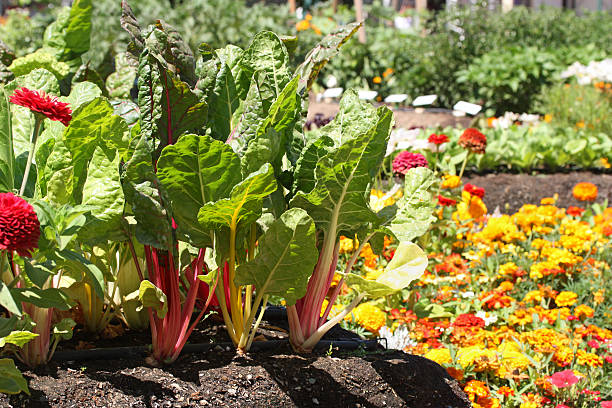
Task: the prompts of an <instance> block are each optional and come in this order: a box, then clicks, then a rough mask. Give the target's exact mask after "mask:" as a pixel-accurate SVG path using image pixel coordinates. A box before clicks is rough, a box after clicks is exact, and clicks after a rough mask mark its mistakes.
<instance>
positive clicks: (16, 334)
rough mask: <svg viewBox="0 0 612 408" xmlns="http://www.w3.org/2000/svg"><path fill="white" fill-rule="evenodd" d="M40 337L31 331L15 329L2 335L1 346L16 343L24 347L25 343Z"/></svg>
mask: <svg viewBox="0 0 612 408" xmlns="http://www.w3.org/2000/svg"><path fill="white" fill-rule="evenodd" d="M36 337H38V334H36V333H32V332H29V331H22V330H15V331H12V332H10V333H9V334H8V335H6V336H5V337H0V347H4V346H5V345H7V344H14V345H16V346H17V347H23V345H24V344H26V343H27V342H29V341H30V340H32V339H35V338H36Z"/></svg>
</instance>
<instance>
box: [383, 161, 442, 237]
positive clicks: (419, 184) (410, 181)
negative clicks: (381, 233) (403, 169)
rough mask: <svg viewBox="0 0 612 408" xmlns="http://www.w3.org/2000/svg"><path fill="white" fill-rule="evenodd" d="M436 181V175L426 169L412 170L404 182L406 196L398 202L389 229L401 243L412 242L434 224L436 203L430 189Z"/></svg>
mask: <svg viewBox="0 0 612 408" xmlns="http://www.w3.org/2000/svg"><path fill="white" fill-rule="evenodd" d="M435 181H436V179H435V176H434V173H433V172H432V171H431V170H429V169H427V168H425V167H417V168H414V169H410V170H409V171H408V173H407V174H406V178H405V182H404V195H403V197H402V198H401V199H400V200H398V202H397V203H396V205H397V212H396V213H395V216H394V217H393V218H392V219H391V221H390V222H389V223H388V228H389V229H390V230H391V231H392V232H393V234H394V235H395V236H396V237H397V238H398V239H399V240H400V241H410V240H413V239H414V238H417V237H420V236H421V235H423V234H424V233H426V232H427V230H428V229H429V226H430V225H431V223H432V222H434V221H435V220H436V218H435V217H434V216H433V211H434V208H435V203H434V201H433V199H432V196H431V193H429V191H428V189H429V188H430V187H431V185H432V184H433V183H434V182H435Z"/></svg>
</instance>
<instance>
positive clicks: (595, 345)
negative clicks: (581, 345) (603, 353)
mask: <svg viewBox="0 0 612 408" xmlns="http://www.w3.org/2000/svg"><path fill="white" fill-rule="evenodd" d="M587 345H588V346H589V347H591V348H595V349H596V348H599V343H598V342H597V340H589V341H588V342H587Z"/></svg>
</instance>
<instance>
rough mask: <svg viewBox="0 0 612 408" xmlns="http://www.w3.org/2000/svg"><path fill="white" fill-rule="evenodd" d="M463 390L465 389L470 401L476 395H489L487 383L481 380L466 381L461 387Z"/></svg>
mask: <svg viewBox="0 0 612 408" xmlns="http://www.w3.org/2000/svg"><path fill="white" fill-rule="evenodd" d="M463 391H465V392H466V393H467V394H468V396H470V400H472V401H473V400H474V398H473V397H474V396H477V397H480V398H487V397H488V396H489V395H491V393H490V391H489V387H487V385H486V384H485V383H483V382H482V381H478V380H470V381H468V383H467V384H466V385H465V387H464V388H463ZM470 394H471V395H470Z"/></svg>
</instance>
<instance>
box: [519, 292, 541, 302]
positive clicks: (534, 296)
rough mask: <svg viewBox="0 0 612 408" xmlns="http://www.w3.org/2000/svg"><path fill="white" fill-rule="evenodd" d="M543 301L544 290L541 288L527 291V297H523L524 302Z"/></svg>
mask: <svg viewBox="0 0 612 408" xmlns="http://www.w3.org/2000/svg"><path fill="white" fill-rule="evenodd" d="M541 301H542V292H540V291H539V290H532V291H531V292H527V294H526V295H525V297H524V298H523V302H525V303H540V302H541Z"/></svg>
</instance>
